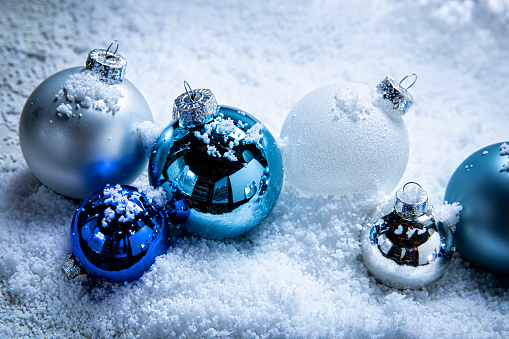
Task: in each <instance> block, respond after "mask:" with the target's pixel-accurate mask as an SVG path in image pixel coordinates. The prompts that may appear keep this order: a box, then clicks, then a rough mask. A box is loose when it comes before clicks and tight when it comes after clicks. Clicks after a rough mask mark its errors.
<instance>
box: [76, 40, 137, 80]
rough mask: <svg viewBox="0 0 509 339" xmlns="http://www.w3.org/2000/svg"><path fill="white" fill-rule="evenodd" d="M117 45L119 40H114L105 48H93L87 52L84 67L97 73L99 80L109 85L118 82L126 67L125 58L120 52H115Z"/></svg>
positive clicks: (122, 76)
mask: <svg viewBox="0 0 509 339" xmlns="http://www.w3.org/2000/svg"><path fill="white" fill-rule="evenodd" d="M118 47H119V42H118V40H115V41H113V42H112V43H111V44H110V45H109V46H108V49H106V50H104V49H94V50H92V51H90V53H88V58H87V63H86V68H87V69H88V70H91V71H93V72H94V73H96V74H99V76H100V78H101V80H103V81H105V82H107V83H109V84H110V85H114V84H118V83H120V82H121V81H122V79H123V78H124V75H125V70H126V68H127V60H126V59H125V58H124V57H123V56H121V55H120V54H116V53H117V51H118ZM113 48H114V49H115V51H114V52H113V51H112V50H113Z"/></svg>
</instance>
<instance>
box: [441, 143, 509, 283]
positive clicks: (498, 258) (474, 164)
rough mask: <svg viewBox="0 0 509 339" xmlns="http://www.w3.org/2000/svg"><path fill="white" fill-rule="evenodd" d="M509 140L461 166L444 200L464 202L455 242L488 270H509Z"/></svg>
mask: <svg viewBox="0 0 509 339" xmlns="http://www.w3.org/2000/svg"><path fill="white" fill-rule="evenodd" d="M508 170H509V141H508V142H504V143H496V144H493V145H490V146H486V147H484V148H482V149H480V150H478V151H477V152H474V153H473V154H471V155H470V156H469V157H468V158H467V159H465V161H463V162H462V163H461V165H459V166H458V168H457V169H456V171H455V172H454V174H453V175H452V177H451V179H450V180H449V184H448V185H447V189H446V191H445V197H444V200H445V201H447V202H449V203H453V202H458V203H459V204H460V205H462V206H463V210H462V211H461V214H460V220H459V222H458V224H457V225H456V232H455V233H454V242H455V246H456V248H457V249H458V251H460V252H461V253H462V254H463V255H464V256H465V257H466V258H467V259H469V260H470V261H471V262H473V263H474V264H476V265H478V266H480V267H482V268H484V269H486V270H487V271H490V272H493V273H498V274H504V275H507V274H509V172H508Z"/></svg>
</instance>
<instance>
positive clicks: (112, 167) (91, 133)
mask: <svg viewBox="0 0 509 339" xmlns="http://www.w3.org/2000/svg"><path fill="white" fill-rule="evenodd" d="M87 74H89V75H90V76H87ZM81 76H83V79H82V80H83V81H82V83H81V84H80V83H79V82H78V81H76V83H73V85H74V86H71V87H72V88H71V90H72V93H70V92H66V91H63V88H64V87H65V86H66V81H67V80H69V79H71V80H72V79H76V78H77V77H81ZM94 81H95V82H94ZM101 86H102V90H103V92H104V93H99V94H100V95H99V96H97V95H98V93H97V91H98V88H99V87H101ZM68 87H69V86H68ZM94 96H95V98H94ZM69 98H72V99H73V100H69ZM91 98H92V99H91ZM147 120H149V121H153V118H152V113H151V111H150V108H149V106H148V104H147V102H146V100H145V98H144V97H143V95H142V94H141V93H140V91H138V89H137V88H136V87H135V86H134V85H133V84H132V83H131V82H129V80H127V79H123V80H122V81H121V82H120V83H117V84H111V85H110V84H107V83H103V82H102V81H100V80H99V78H98V77H97V78H96V79H95V80H94V78H93V75H92V73H91V72H90V71H88V70H86V69H84V68H83V67H74V68H69V69H66V70H64V71H61V72H58V73H56V74H54V75H52V76H50V77H49V78H47V79H46V80H44V81H43V82H42V83H41V84H40V85H39V86H38V87H37V88H35V89H34V91H33V92H32V93H31V94H30V96H29V97H28V99H27V101H26V103H25V106H24V107H23V110H22V112H21V117H20V122H19V142H20V146H21V150H22V152H23V156H24V158H25V160H26V162H27V165H28V167H29V168H30V170H31V171H32V173H33V174H34V175H35V176H36V177H37V178H38V179H39V180H40V181H41V182H42V183H43V184H44V185H46V186H47V187H49V188H50V189H52V190H54V191H55V192H57V193H60V194H63V195H65V196H68V197H70V198H75V199H85V198H86V197H87V196H88V195H89V194H91V193H92V192H94V191H96V190H98V189H100V188H102V187H104V186H105V185H106V184H112V185H115V184H117V183H120V184H129V183H131V182H133V181H134V180H135V179H136V178H137V177H138V176H139V175H140V174H141V172H142V171H143V169H144V168H145V166H146V164H147V158H146V156H145V150H144V145H143V142H142V140H141V137H140V136H139V135H138V134H137V133H136V126H137V125H138V123H140V122H143V121H147Z"/></svg>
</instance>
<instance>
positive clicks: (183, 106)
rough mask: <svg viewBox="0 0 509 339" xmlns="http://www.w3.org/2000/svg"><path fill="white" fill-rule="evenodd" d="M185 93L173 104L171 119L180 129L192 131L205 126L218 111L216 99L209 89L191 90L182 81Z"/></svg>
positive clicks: (185, 82)
mask: <svg viewBox="0 0 509 339" xmlns="http://www.w3.org/2000/svg"><path fill="white" fill-rule="evenodd" d="M184 88H185V90H186V92H185V93H183V94H181V95H179V96H178V97H177V98H176V99H175V102H174V104H173V118H174V119H178V120H179V125H180V127H182V128H186V129H193V128H196V127H199V126H201V125H203V124H205V123H206V122H207V121H208V120H210V117H211V116H213V115H215V114H216V113H217V111H218V109H219V106H218V104H217V101H216V97H215V96H214V94H213V93H212V91H211V90H210V89H191V86H189V84H188V83H187V81H184Z"/></svg>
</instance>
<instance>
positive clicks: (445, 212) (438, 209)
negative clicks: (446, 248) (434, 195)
mask: <svg viewBox="0 0 509 339" xmlns="http://www.w3.org/2000/svg"><path fill="white" fill-rule="evenodd" d="M462 209H463V206H461V205H460V204H459V203H458V202H450V204H448V203H445V204H442V205H435V206H433V214H434V215H435V219H436V220H437V221H441V222H443V223H444V224H445V225H447V226H449V227H450V228H451V230H452V231H453V232H454V231H455V230H456V224H457V223H458V221H460V212H461V210H462Z"/></svg>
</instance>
